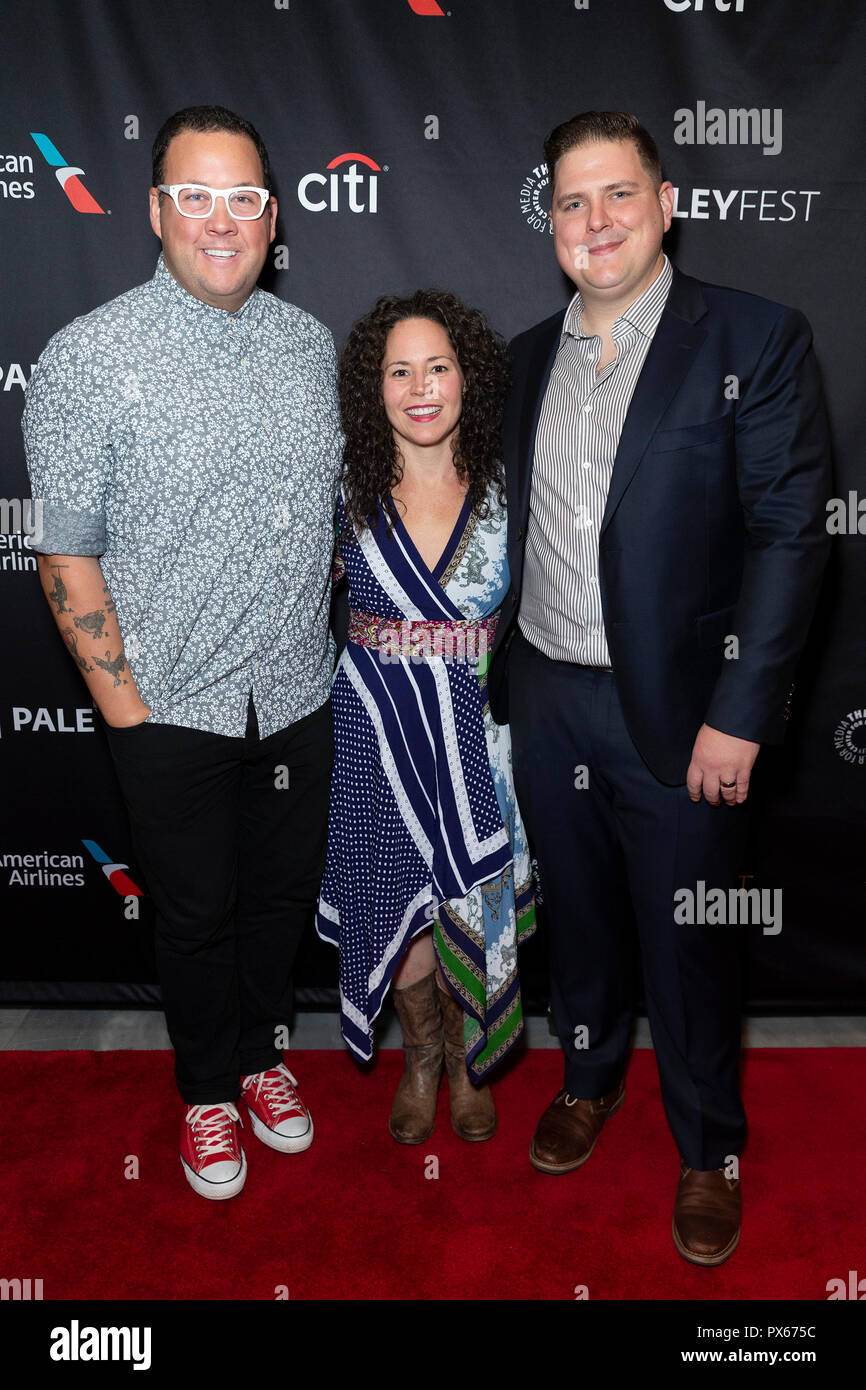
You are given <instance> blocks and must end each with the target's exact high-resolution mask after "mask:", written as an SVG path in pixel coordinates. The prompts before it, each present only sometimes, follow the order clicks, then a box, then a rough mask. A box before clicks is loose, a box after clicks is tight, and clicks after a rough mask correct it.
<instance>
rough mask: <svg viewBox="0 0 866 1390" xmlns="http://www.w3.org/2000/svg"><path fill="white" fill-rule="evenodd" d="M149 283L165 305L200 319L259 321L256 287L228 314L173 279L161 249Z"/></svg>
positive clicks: (260, 298)
mask: <svg viewBox="0 0 866 1390" xmlns="http://www.w3.org/2000/svg"><path fill="white" fill-rule="evenodd" d="M151 283H152V284H153V287H154V289H155V290H156V292H157V294H158V295H159V296H160V298H161V299H163V300H164V302H165V304H166V306H167V307H168V306H176V307H178V308H180V309H182V310H184V311H185V312H186V313H188V314H198V315H200V316H201V317H202V319H206V318H208V317H210V318H211V319H212V320H213V322H215V323H217V322H219V321H222V322H223V323H224V322H225V321H226V319H230V318H232V319H240V320H242V321H243V323H244V324H245V325H246V326H249V327H253V326H255V325H256V324H257V323H258V322H259V321H260V318H261V312H262V302H263V294H262V291H261V290H260V289H258V287H257V288H256V289H254V290H253V292H252V294H251V295H250V297H249V299H247V300H245V301H244V303H243V304H242V305H241V307H240V308H239V309H236V310H235V312H234V313H233V314H229V313H228V312H227V311H226V310H225V309H217V308H216V306H215V305H213V304H206V303H205V302H204V300H203V299H197V298H196V296H195V295H194V294H190V293H189V291H188V290H185V289H184V287H183V285H181V284H180V283H179V282H178V281H177V280H175V278H174V276H173V275H172V273H171V271H170V270H169V268H168V266H167V265H166V263H165V257H164V256H163V254H162V252H161V251H160V253H159V259H158V260H157V263H156V270H155V272H154V276H153V280H152V282H151Z"/></svg>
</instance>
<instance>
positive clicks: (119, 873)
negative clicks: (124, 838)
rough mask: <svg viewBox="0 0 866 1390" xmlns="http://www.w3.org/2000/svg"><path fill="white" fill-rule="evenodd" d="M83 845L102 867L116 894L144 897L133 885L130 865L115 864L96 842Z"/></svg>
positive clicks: (88, 841) (87, 841) (124, 896)
mask: <svg viewBox="0 0 866 1390" xmlns="http://www.w3.org/2000/svg"><path fill="white" fill-rule="evenodd" d="M81 843H82V844H83V845H84V848H85V849H86V850H87V851H88V852H89V853H90V854H92V856H93V858H94V859H95V860H96V862H97V864H99V865H100V866H101V868H102V872H103V873H104V874H105V877H106V878H107V879H108V881H109V883H110V884H111V886H112V888H113V889H114V891H115V893H119V894H120V896H121V897H122V898H143V897H144V894H143V893H142V891H141V889H140V888H139V887H138V884H136V883H133V881H132V879H131V878H130V877H129V874H127V873H126V870H127V869H128V868H129V865H128V864H115V863H113V862H112V860H111V859H109V857H108V855H107V854H106V853H105V850H104V849H101V848H100V846H99V845H98V844H97V843H96V841H95V840H82V841H81Z"/></svg>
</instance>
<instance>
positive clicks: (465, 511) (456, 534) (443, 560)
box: [397, 488, 472, 584]
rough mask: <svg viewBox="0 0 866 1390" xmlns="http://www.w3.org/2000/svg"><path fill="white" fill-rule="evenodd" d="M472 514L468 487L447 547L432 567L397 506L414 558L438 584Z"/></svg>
mask: <svg viewBox="0 0 866 1390" xmlns="http://www.w3.org/2000/svg"><path fill="white" fill-rule="evenodd" d="M471 514H472V491H471V489H470V488H467V489H466V496H465V497H464V498H463V506H462V507H461V508H460V515H459V516H458V518H457V520H456V521H455V523H454V527H453V529H452V531H451V535H450V536H449V537H448V539H447V541H446V542H445V549H444V550H443V551H442V554H441V555H440V556H439V559H438V560H437V561H436V564H435V565H434V566H433V568H432V569H431V568H430V567H429V566H428V565H427V563H426V561H425V560H424V557H423V556H422V554H421V552H420V551H419V549H418V547H417V546H416V544H415V542H414V541H413V539H412V537H411V536H410V534H409V530H408V527H407V526H406V525H405V524H404V522H403V518H402V516H401V515H400V509H399V507H398V508H397V526H398V527H399V529H400V532H401V534H402V536H403V538H404V540H405V542H406V543H407V545H408V546H410V547H411V550H412V557H413V559H415V560H417V562H418V564H419V565H420V566H421V568H422V569H423V570H424V572H425V573H426V574H429V575H430V578H431V579H433V580H434V581H435V582H436V583H437V584H438V583H439V580H440V579H441V578H442V575H443V574H444V573H445V571H446V570H447V569H448V566H449V565H450V563H451V558H452V556H453V554H454V552H455V550H456V549H457V547H458V545H459V544H460V540H461V537H462V535H463V532H464V530H465V529H466V523H467V522H468V520H469V517H470V516H471Z"/></svg>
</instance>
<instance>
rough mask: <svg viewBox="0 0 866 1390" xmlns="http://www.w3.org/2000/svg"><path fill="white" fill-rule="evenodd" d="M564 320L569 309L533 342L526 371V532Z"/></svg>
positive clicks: (521, 454) (522, 497)
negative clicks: (542, 419) (541, 423)
mask: <svg viewBox="0 0 866 1390" xmlns="http://www.w3.org/2000/svg"><path fill="white" fill-rule="evenodd" d="M564 318H565V310H564V309H563V311H562V314H560V315H557V318H556V319H555V321H554V322H553V324H552V325H551V326H550V328H549V329H548V330H547V331H546V332H544V333H539V335H538V338H537V339H536V341H535V342H534V343H533V346H532V352H531V355H530V358H529V363H528V366H527V370H526V386H525V390H524V394H523V406H522V410H521V415H520V434H519V439H518V447H517V469H518V475H517V513H518V515H519V517H520V524H521V526H522V527H523V528H524V530H525V529H526V520H527V517H528V515H529V492H530V480H531V478H532V460H533V458H534V456H535V435H536V431H537V430H538V417H539V415H540V414H541V404H542V401H543V400H544V393H545V391H546V390H547V383H548V381H549V380H550V373H551V371H552V370H553V364H554V362H555V361H556V352H557V349H558V347H559V339H560V337H561V335H562V323H563V319H564Z"/></svg>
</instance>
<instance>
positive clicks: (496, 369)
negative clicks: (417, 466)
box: [339, 289, 508, 531]
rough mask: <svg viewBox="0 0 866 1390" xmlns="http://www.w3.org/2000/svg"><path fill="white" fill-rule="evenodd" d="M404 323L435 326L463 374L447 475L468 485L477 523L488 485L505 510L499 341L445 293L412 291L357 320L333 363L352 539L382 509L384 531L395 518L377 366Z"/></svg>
mask: <svg viewBox="0 0 866 1390" xmlns="http://www.w3.org/2000/svg"><path fill="white" fill-rule="evenodd" d="M403 319H430V320H432V322H433V323H438V324H441V325H442V327H443V328H444V329H445V332H446V333H447V334H448V337H449V340H450V342H451V346H452V347H453V349H454V352H455V354H456V356H457V361H458V362H459V364H460V368H461V370H462V372H463V408H462V413H461V416H460V425H459V429H458V430H456V431H455V433H454V436H453V438H452V446H451V447H452V450H453V454H454V467H455V469H456V470H457V476H458V478H459V479H460V480H461V482H466V483H468V487H469V493H470V496H471V499H472V506H473V507H474V508H475V509H477V510H478V511H479V512H480V513H481V514H482V515H483V514H484V513H485V511H486V508H487V493H488V489H489V488H490V485H491V484H493V483H495V484H498V487H499V494H498V495H499V504H500V506H503V505H504V503H505V493H504V488H503V474H502V460H501V443H500V428H501V420H502V406H503V403H504V400H505V393H506V390H507V389H508V367H507V356H506V350H505V342H504V340H503V338H502V337H501V336H500V335H499V334H498V333H495V332H494V331H493V329H492V328H490V326H489V324H488V323H487V320H486V319H485V318H484V315H483V314H482V313H480V311H479V310H478V309H470V308H467V306H466V305H465V304H462V303H461V302H460V300H459V299H457V297H456V296H455V295H453V294H450V293H449V292H448V291H447V290H436V289H431V290H416V292H415V293H414V294H413V295H410V296H409V297H408V298H405V299H401V298H398V297H397V296H396V295H385V296H383V297H382V298H381V299H379V300H378V301H377V303H376V305H375V307H374V308H373V309H371V311H370V312H369V313H368V314H365V316H364V317H363V318H362V319H359V320H358V322H357V323H356V324H355V326H354V327H353V328H352V330H351V331H350V333H349V337H348V339H347V340H346V346H345V347H344V348H343V351H342V353H341V355H340V374H339V393H340V411H341V415H342V421H343V432H344V434H345V436H346V444H345V449H344V451H343V487H344V491H345V495H346V513H347V516H348V518H349V520H350V521H351V522H352V523H353V525H354V526H355V528H356V529H357V530H358V531H362V530H363V529H364V527H365V526H368V525H369V524H370V521H371V520H372V518H373V517H374V516H375V515H376V504H377V503H378V502H381V503H382V506H383V508H384V510H385V514H386V516H387V518H388V520H389V524H390V525H391V526H393V525H394V522H395V521H396V520H397V510H396V507H395V505H394V499H393V498H392V496H391V489H392V488H393V487H396V486H397V484H398V483H399V482H400V479H401V478H402V477H403V468H402V460H401V455H400V451H399V449H398V447H397V442H396V440H395V438H394V432H393V430H392V428H391V424H390V422H389V420H388V417H387V415H386V414H385V404H384V399H383V396H382V359H383V357H384V354H385V344H386V342H387V339H388V334H389V333H390V332H391V329H392V328H393V327H394V325H395V324H397V323H400V322H401V321H402V320H403Z"/></svg>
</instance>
